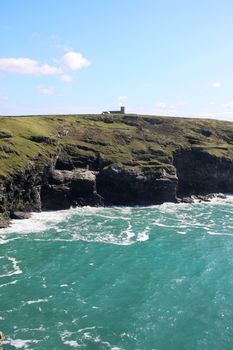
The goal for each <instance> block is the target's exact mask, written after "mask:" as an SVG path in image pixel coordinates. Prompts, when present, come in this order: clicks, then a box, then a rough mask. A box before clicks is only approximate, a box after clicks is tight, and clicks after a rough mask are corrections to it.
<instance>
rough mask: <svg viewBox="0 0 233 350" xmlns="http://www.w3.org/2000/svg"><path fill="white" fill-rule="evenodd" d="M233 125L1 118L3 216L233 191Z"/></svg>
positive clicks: (129, 118)
mask: <svg viewBox="0 0 233 350" xmlns="http://www.w3.org/2000/svg"><path fill="white" fill-rule="evenodd" d="M232 175H233V123H230V122H224V121H216V120H203V119H185V118H171V117H158V116H155V117H153V116H139V115H127V114H126V115H84V116H82V115H77V116H75V115H70V116H69V115H67V116H66V115H64V116H27V117H1V118H0V213H1V215H2V218H6V220H7V219H8V218H9V217H20V215H21V214H20V213H21V212H30V211H40V210H56V209H65V208H69V207H70V206H71V205H73V206H75V205H149V204H159V203H163V202H165V201H172V202H176V201H177V200H178V198H182V197H187V196H191V195H206V194H208V193H213V192H223V193H226V192H233V176H232Z"/></svg>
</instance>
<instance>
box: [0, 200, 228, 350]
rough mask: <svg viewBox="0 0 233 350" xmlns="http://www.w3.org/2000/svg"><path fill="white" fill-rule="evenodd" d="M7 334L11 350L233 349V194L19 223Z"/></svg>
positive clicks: (5, 315) (9, 239)
mask: <svg viewBox="0 0 233 350" xmlns="http://www.w3.org/2000/svg"><path fill="white" fill-rule="evenodd" d="M0 331H2V332H3V333H4V335H5V340H4V342H3V344H2V347H3V349H4V350H10V349H27V350H30V349H33V350H56V349H57V350H63V349H64V350H65V349H86V350H97V349H98V350H105V349H106V350H107V349H109V350H123V349H124V350H131V349H132V350H182V349H187V350H194V349H195V350H199V349H200V350H220V349H221V350H228V349H229V350H232V349H233V197H232V196H228V197H227V198H226V199H214V200H213V201H211V202H209V203H203V202H202V203H199V202H196V203H193V204H184V203H181V204H173V203H165V204H162V205H158V206H151V207H110V208H91V207H83V208H72V209H70V210H65V211H57V212H43V213H34V214H33V215H32V217H31V218H30V219H28V220H21V221H13V222H12V225H11V227H10V228H7V229H3V230H1V231H0Z"/></svg>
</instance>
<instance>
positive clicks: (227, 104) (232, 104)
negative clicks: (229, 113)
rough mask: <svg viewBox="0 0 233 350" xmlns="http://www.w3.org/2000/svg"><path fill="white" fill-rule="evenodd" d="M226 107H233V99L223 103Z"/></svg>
mask: <svg viewBox="0 0 233 350" xmlns="http://www.w3.org/2000/svg"><path fill="white" fill-rule="evenodd" d="M223 107H225V108H233V100H232V101H230V102H229V103H226V104H224V105H223Z"/></svg>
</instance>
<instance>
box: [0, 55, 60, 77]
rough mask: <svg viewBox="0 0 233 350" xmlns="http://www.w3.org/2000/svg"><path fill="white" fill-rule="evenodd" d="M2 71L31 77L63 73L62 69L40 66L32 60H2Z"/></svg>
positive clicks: (0, 66)
mask: <svg viewBox="0 0 233 350" xmlns="http://www.w3.org/2000/svg"><path fill="white" fill-rule="evenodd" d="M0 70H2V71H6V72H11V73H17V74H31V75H56V74H60V73H62V70H61V68H58V67H55V66H50V65H49V64H47V63H46V64H40V63H39V62H38V61H36V60H32V59H30V58H0Z"/></svg>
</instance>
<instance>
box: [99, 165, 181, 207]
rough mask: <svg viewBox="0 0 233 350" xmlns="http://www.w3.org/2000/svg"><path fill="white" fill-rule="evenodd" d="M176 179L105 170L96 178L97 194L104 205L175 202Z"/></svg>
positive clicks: (150, 173)
mask: <svg viewBox="0 0 233 350" xmlns="http://www.w3.org/2000/svg"><path fill="white" fill-rule="evenodd" d="M176 186H177V178H176V176H174V175H168V174H164V175H162V176H161V174H158V173H156V172H152V171H151V172H149V171H148V172H137V171H133V170H124V169H121V168H118V167H112V166H110V167H108V168H106V169H104V170H103V171H102V172H100V173H99V174H98V175H97V179H96V188H97V193H99V194H100V195H101V197H103V199H104V204H105V205H151V204H160V203H163V202H176Z"/></svg>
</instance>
